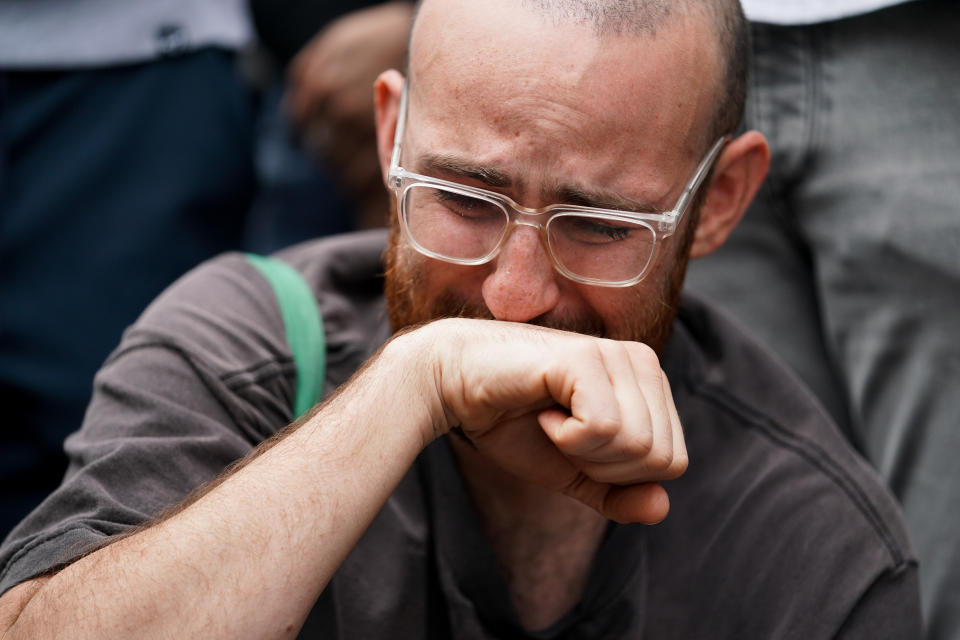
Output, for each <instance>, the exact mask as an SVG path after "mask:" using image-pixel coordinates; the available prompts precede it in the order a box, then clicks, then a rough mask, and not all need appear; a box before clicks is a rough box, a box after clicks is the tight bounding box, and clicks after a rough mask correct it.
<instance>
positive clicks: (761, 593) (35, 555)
mask: <svg viewBox="0 0 960 640" xmlns="http://www.w3.org/2000/svg"><path fill="white" fill-rule="evenodd" d="M384 240H385V237H384V235H383V233H382V232H368V233H365V234H355V235H349V236H341V237H337V238H331V239H325V240H319V241H314V242H310V243H307V244H304V245H300V246H298V247H294V248H291V249H288V250H286V251H284V252H283V253H282V254H280V255H281V256H282V257H283V258H284V259H286V260H287V261H288V262H290V263H291V264H293V265H294V266H295V267H296V268H297V269H299V270H300V271H301V272H302V273H303V274H304V276H305V277H306V279H307V281H308V282H309V283H310V284H311V286H312V287H313V288H314V290H315V292H316V295H317V300H318V304H319V307H320V310H321V312H322V314H323V318H324V323H325V329H326V334H327V345H328V365H327V377H326V387H327V390H328V391H329V390H330V389H332V388H334V387H336V386H337V385H339V384H342V383H343V382H344V381H345V380H346V379H347V378H348V377H349V376H350V374H351V373H352V372H353V371H355V370H356V369H357V367H358V366H359V365H360V364H361V363H362V362H363V361H364V360H365V359H366V358H368V357H369V356H370V355H371V354H372V353H373V352H374V351H375V350H376V349H377V347H378V346H379V345H380V344H382V342H383V341H384V340H386V339H387V337H388V336H389V328H388V325H387V322H386V319H385V314H384V307H383V299H382V284H383V283H382V278H381V274H382V270H383V267H382V264H381V260H380V254H381V252H382V249H383V245H384ZM663 366H664V368H665V370H666V371H667V374H668V376H669V378H670V381H671V385H672V389H673V395H674V398H675V400H676V403H677V407H678V410H679V413H680V416H681V419H682V421H683V424H684V428H685V433H686V437H687V446H688V450H689V454H690V467H689V470H688V471H687V473H686V474H685V475H684V476H682V477H681V478H680V479H678V480H675V481H673V482H670V483H667V490H668V492H669V494H670V499H671V511H670V515H669V516H668V517H667V519H666V520H665V521H664V522H663V523H661V524H658V525H655V526H642V525H613V524H611V525H610V528H609V530H608V532H607V536H606V538H605V541H604V543H603V545H602V547H601V549H600V550H599V552H598V554H597V557H596V558H595V560H594V564H593V568H592V570H591V572H590V575H589V578H588V581H587V585H586V588H585V591H584V594H583V599H582V600H581V602H580V603H579V604H578V605H577V606H576V607H575V608H574V609H573V610H572V611H570V612H569V613H568V614H567V615H566V616H564V618H563V619H561V620H560V621H559V622H558V623H557V624H555V625H553V626H552V627H551V628H550V629H548V630H546V631H543V632H538V633H529V634H527V633H524V632H523V630H522V629H521V627H520V625H519V623H518V621H517V616H516V614H515V612H514V611H513V609H512V607H511V604H510V601H509V598H508V596H507V595H506V594H507V589H506V585H505V581H504V579H503V577H502V576H501V575H500V573H499V570H498V568H497V563H496V562H495V560H494V557H493V551H492V550H491V548H490V546H489V544H488V543H487V541H486V539H485V538H484V536H483V534H482V529H481V527H480V526H479V524H478V516H477V514H476V512H475V511H474V509H473V507H472V504H471V502H470V498H469V496H468V495H467V493H466V491H465V489H464V486H463V484H462V481H461V478H460V476H459V472H458V470H457V467H456V464H455V462H454V459H453V457H452V455H451V453H450V450H449V445H448V443H447V442H446V441H443V440H441V441H438V442H436V443H434V444H433V445H431V446H430V447H428V448H427V450H426V451H425V452H424V453H423V454H422V455H421V456H420V457H419V458H418V459H417V461H416V462H415V464H414V465H413V467H412V468H411V469H410V471H409V473H408V474H407V475H406V476H405V478H404V479H403V480H402V482H401V484H400V485H399V487H398V488H397V489H396V491H395V492H394V493H393V495H392V496H391V497H390V499H389V500H388V502H387V504H386V506H385V507H384V508H383V509H382V510H381V512H380V514H379V515H378V516H377V518H376V519H375V520H374V522H373V524H372V525H371V526H370V528H369V529H368V530H367V532H366V533H365V534H364V536H363V537H362V539H361V540H360V542H359V544H358V545H357V547H356V548H355V549H354V550H353V552H352V553H351V554H350V555H349V556H348V558H347V559H346V561H345V562H344V563H343V565H342V566H341V567H340V569H339V571H338V572H337V574H336V575H335V576H334V578H333V580H332V581H331V583H330V584H329V586H328V587H327V589H326V590H325V591H324V593H323V594H322V595H321V596H320V598H319V600H318V601H317V604H316V606H315V607H314V610H313V612H312V613H311V615H310V616H309V618H308V620H307V623H306V625H305V627H304V629H303V631H302V634H301V636H302V637H305V638H312V637H317V638H404V639H407V638H463V639H478V638H524V637H530V638H564V639H574V638H640V637H644V638H683V639H685V640H686V639H693V638H705V639H706V638H709V639H711V640H716V639H719V638H736V639H738V640H743V639H749V638H797V639H802V640H811V639H816V638H835V637H844V638H871V639H877V638H897V639H899V640H902V639H904V638H914V637H919V625H920V622H919V620H920V613H919V602H918V590H917V568H916V563H915V560H914V559H913V556H912V553H911V551H910V549H909V546H908V544H907V542H906V536H905V533H904V528H903V523H902V520H901V516H900V513H899V511H898V508H897V506H896V505H895V503H894V501H893V500H892V498H891V497H890V496H889V494H888V493H887V492H886V491H885V490H884V489H883V488H882V487H881V485H880V483H879V482H878V480H877V479H876V478H875V476H874V474H873V473H872V472H871V471H870V470H869V469H868V468H867V467H866V465H865V464H864V463H863V462H862V461H861V459H860V458H859V457H858V456H857V455H856V454H855V453H854V452H853V451H852V450H851V449H850V448H849V447H848V446H847V444H846V443H845V442H844V441H843V439H842V438H841V436H840V435H839V433H838V432H837V431H836V429H835V428H834V427H833V426H832V425H831V424H830V422H829V421H828V419H827V418H826V417H825V416H824V414H823V412H822V411H821V410H820V408H819V407H818V406H817V405H816V403H815V402H814V401H813V400H811V398H810V396H809V395H808V394H807V392H806V391H804V390H803V389H802V388H801V387H800V385H799V384H798V383H797V382H796V381H795V380H794V379H793V378H792V377H791V376H790V374H788V373H786V371H785V370H784V369H783V368H782V367H781V366H780V365H779V364H777V363H776V362H774V361H773V360H772V359H771V357H770V356H769V355H768V354H767V353H766V352H765V351H763V350H762V349H761V348H760V347H758V346H756V345H755V344H754V343H752V342H751V341H750V340H748V339H746V338H745V337H744V336H743V335H741V334H740V333H739V331H738V330H737V329H736V328H735V327H734V326H733V325H731V324H730V323H729V321H727V320H726V319H724V318H723V317H720V316H719V315H717V314H716V312H714V311H712V310H710V309H709V308H708V307H706V306H705V305H703V304H702V303H699V302H696V301H694V300H691V299H685V300H684V302H683V304H682V308H681V311H680V314H679V317H678V320H677V322H676V326H675V329H674V334H673V337H672V338H671V340H670V343H669V345H668V347H667V350H666V352H665V354H664V358H663ZM294 382H295V369H294V365H293V359H292V356H291V353H290V351H289V348H288V347H287V345H286V342H285V339H284V332H283V321H282V319H281V316H280V312H279V309H278V308H277V306H276V302H275V298H274V295H273V292H272V290H271V289H270V287H269V285H268V284H267V283H266V281H265V280H264V279H263V278H262V277H261V276H260V274H259V273H258V272H257V271H256V270H255V269H254V268H253V267H252V266H251V265H250V264H248V263H247V261H246V260H245V259H244V258H243V256H241V255H238V254H228V255H225V256H221V257H219V258H216V259H214V260H212V261H210V262H208V263H207V264H205V265H202V266H201V267H199V268H197V269H196V270H194V271H193V272H191V273H189V274H188V275H186V276H185V277H184V278H182V279H181V280H180V281H179V282H177V283H176V284H174V285H173V286H172V287H171V288H170V289H169V290H167V291H166V292H165V293H164V294H163V295H162V296H161V297H160V298H158V299H157V301H156V302H154V303H153V305H151V307H150V308H149V309H148V310H147V311H146V312H145V313H144V314H143V316H142V317H141V318H140V319H139V320H138V322H137V323H136V324H135V325H134V326H132V327H131V328H130V329H129V330H128V331H127V332H126V334H125V335H124V338H123V341H122V343H121V345H120V346H119V348H118V349H117V350H116V351H115V352H114V353H113V354H112V355H111V356H110V358H109V360H108V361H107V363H106V364H105V365H104V367H103V369H102V370H101V371H100V373H99V374H98V375H97V378H96V382H95V392H94V397H93V401H92V403H91V405H90V408H89V411H88V413H87V416H86V419H85V421H84V425H83V428H82V429H81V431H79V432H78V433H76V434H74V435H73V436H71V438H70V439H69V440H68V442H67V450H68V452H69V455H70V458H71V465H70V469H69V471H68V472H67V476H66V478H65V480H64V482H63V485H62V486H61V487H60V488H59V489H58V490H57V491H56V492H55V493H54V494H53V495H51V496H50V497H49V498H48V499H47V500H46V501H45V502H44V503H43V504H42V505H40V507H38V508H37V510H36V511H34V513H33V514H31V515H30V516H29V517H28V518H27V519H26V520H25V521H24V522H23V523H22V524H21V525H20V526H19V527H18V528H16V529H15V530H14V531H13V532H12V533H11V534H10V536H9V537H8V539H7V540H6V542H5V543H4V545H3V547H2V549H0V591H3V590H6V589H8V588H10V587H11V586H13V585H15V584H17V583H19V582H22V581H24V580H26V579H29V578H31V577H33V576H36V575H38V574H40V573H42V572H44V571H48V570H49V569H51V568H52V567H56V566H58V565H60V564H63V563H67V562H70V561H71V560H72V559H74V558H76V557H77V555H78V554H79V553H82V552H83V551H84V550H85V549H89V548H90V547H92V546H94V545H97V544H102V543H103V541H104V539H105V537H106V536H109V535H111V534H115V533H118V532H121V531H124V530H125V529H127V528H128V527H130V526H131V525H135V524H138V523H140V522H142V521H144V520H145V519H147V518H149V517H150V516H151V515H153V514H155V513H157V512H158V511H160V510H161V509H163V508H164V507H166V506H169V505H172V504H174V503H176V502H178V501H179V500H181V499H182V498H183V497H184V496H186V495H187V493H188V492H190V491H191V490H192V489H194V488H195V487H197V486H198V485H200V484H202V483H203V482H205V481H207V480H209V479H211V478H212V477H214V476H215V475H216V474H217V473H219V472H220V471H221V470H222V469H223V468H224V467H226V466H227V465H228V464H230V463H231V462H233V461H234V460H236V459H237V458H239V457H241V456H243V455H244V454H246V453H247V452H249V451H250V450H251V449H252V448H253V447H254V446H256V444H257V443H258V442H260V441H262V440H263V439H264V438H266V437H268V436H269V435H271V434H272V433H274V432H276V431H277V430H278V429H279V428H281V427H282V426H284V425H285V424H286V423H287V422H288V421H289V420H290V406H291V403H292V398H293V391H294ZM225 588H229V586H228V585H225Z"/></svg>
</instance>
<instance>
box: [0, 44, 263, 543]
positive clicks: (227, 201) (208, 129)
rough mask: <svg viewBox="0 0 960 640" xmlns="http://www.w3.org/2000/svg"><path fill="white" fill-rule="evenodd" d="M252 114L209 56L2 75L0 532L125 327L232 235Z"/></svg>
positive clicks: (28, 500) (221, 60) (224, 66)
mask: <svg viewBox="0 0 960 640" xmlns="http://www.w3.org/2000/svg"><path fill="white" fill-rule="evenodd" d="M253 115H254V114H253V105H252V104H251V100H250V96H249V94H248V92H247V90H246V88H245V87H244V85H243V83H242V82H241V81H240V78H239V76H238V75H237V72H236V67H235V62H234V57H233V55H232V54H230V53H227V52H224V51H220V50H214V49H210V50H204V51H200V52H196V53H192V54H187V55H182V56H178V57H174V58H167V59H163V60H159V61H156V62H151V63H147V64H141V65H130V66H123V67H116V68H108V69H95V70H80V71H38V72H33V71H29V72H27V71H0V407H2V414H0V415H2V417H0V537H3V536H4V535H5V534H6V533H7V531H9V530H10V528H12V527H13V525H14V524H15V523H16V522H17V521H19V520H20V519H21V518H22V517H23V516H24V515H26V513H27V512H28V511H29V510H30V509H31V508H33V507H34V506H35V505H36V504H37V503H39V502H40V500H42V499H43V497H44V496H45V495H46V494H47V493H49V492H50V491H51V490H52V489H53V488H54V487H55V486H56V485H57V484H58V483H59V481H60V478H61V476H62V474H63V471H64V470H65V468H66V458H65V457H64V455H63V452H62V441H63V439H64V437H65V436H66V435H67V434H68V433H70V432H71V431H73V430H75V429H77V428H78V427H79V426H80V423H81V420H82V417H83V412H84V410H85V407H86V404H87V401H88V399H89V395H90V389H91V383H92V379H93V375H94V372H95V371H96V370H97V368H98V367H99V366H100V364H101V363H102V362H103V360H104V358H105V357H106V356H107V355H108V353H109V352H110V350H111V349H112V348H113V347H114V346H116V344H117V343H118V341H119V339H120V334H121V332H122V331H123V329H124V327H126V326H127V325H128V324H129V323H131V322H132V321H133V320H134V319H135V318H136V317H137V315H138V314H139V313H140V312H141V311H142V310H143V308H144V307H145V306H146V305H147V304H148V303H149V302H150V300H151V299H152V298H153V297H154V296H156V295H157V294H158V293H159V292H160V291H161V290H162V289H163V288H164V287H165V286H166V285H167V284H169V283H170V282H172V281H173V280H174V279H175V278H177V277H178V276H179V275H180V274H181V273H183V272H184V271H185V270H187V269H189V268H190V267H192V266H194V265H195V264H196V263H197V262H199V261H201V260H202V259H204V258H206V257H208V256H211V255H213V254H216V253H219V252H221V251H223V250H226V249H230V248H236V247H238V246H239V245H240V242H241V238H242V234H243V225H244V219H245V216H246V212H247V210H248V207H249V202H250V199H251V196H252V193H253V189H254V174H253V167H252V160H251V157H252V145H253V130H252V124H253Z"/></svg>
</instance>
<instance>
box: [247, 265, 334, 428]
mask: <svg viewBox="0 0 960 640" xmlns="http://www.w3.org/2000/svg"><path fill="white" fill-rule="evenodd" d="M246 257H247V260H248V261H249V262H250V264H252V265H253V266H254V267H256V268H257V269H258V270H259V271H260V273H261V274H263V277H264V278H266V280H267V282H269V283H270V286H271V287H273V292H274V294H276V296H277V302H278V303H279V304H280V314H281V315H282V316H283V327H284V330H285V331H286V334H287V344H288V345H289V346H290V350H291V351H292V352H293V362H294V364H295V365H296V367H297V390H296V396H295V397H294V400H293V418H294V419H295V420H296V419H297V418H299V417H300V416H302V415H303V414H304V413H306V412H307V411H308V410H309V409H310V408H311V407H312V406H313V405H314V404H316V403H317V401H319V400H320V398H321V396H322V395H323V379H324V373H325V368H326V358H327V349H326V344H325V340H324V333H323V319H322V318H321V317H320V311H319V310H318V309H317V300H316V298H315V297H314V295H313V291H312V290H311V289H310V286H309V285H308V284H307V282H306V280H304V279H303V276H302V275H300V272H299V271H297V270H296V269H294V268H293V267H291V266H290V265H289V264H287V263H286V262H284V261H283V260H280V259H278V258H270V257H265V256H260V255H256V254H252V253H248V254H246Z"/></svg>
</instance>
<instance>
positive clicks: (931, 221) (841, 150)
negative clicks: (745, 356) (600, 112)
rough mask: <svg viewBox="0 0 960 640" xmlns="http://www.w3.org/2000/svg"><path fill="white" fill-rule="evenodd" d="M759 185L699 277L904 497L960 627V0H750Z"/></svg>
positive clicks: (925, 564) (937, 633) (920, 547)
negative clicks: (763, 159)
mask: <svg viewBox="0 0 960 640" xmlns="http://www.w3.org/2000/svg"><path fill="white" fill-rule="evenodd" d="M743 5H744V8H745V10H746V13H747V17H748V18H751V19H752V21H753V41H754V56H753V63H752V65H753V66H752V69H751V78H752V80H751V84H750V88H749V96H750V97H749V100H748V103H747V115H746V121H747V126H749V127H752V128H756V129H758V130H760V131H762V132H763V133H764V134H765V135H766V136H768V138H769V139H770V145H771V150H772V154H773V156H772V162H771V169H770V175H769V177H768V178H767V181H766V183H765V186H764V188H763V189H762V190H761V192H760V195H759V197H758V198H757V200H756V201H755V202H754V204H753V205H752V207H751V208H750V209H749V210H748V212H747V214H746V215H745V216H744V220H743V221H742V222H741V224H740V225H739V226H738V227H737V229H735V230H734V232H733V234H732V235H731V237H730V240H729V241H728V242H727V244H726V245H724V247H723V248H721V249H720V250H719V251H717V252H716V253H714V254H713V255H711V256H710V257H709V258H707V259H706V260H703V261H701V262H699V263H695V264H693V265H692V266H691V269H690V274H689V280H688V282H689V286H690V288H691V289H692V290H694V291H697V292H699V293H701V294H703V295H705V296H707V297H709V298H710V299H711V300H713V301H714V302H716V303H718V304H719V305H720V306H722V307H725V308H726V309H728V310H729V311H730V312H732V313H733V315H734V316H736V318H737V319H738V320H740V321H742V322H743V323H745V324H746V326H747V327H748V328H749V329H750V330H751V331H752V332H753V333H754V334H755V335H756V336H757V337H759V338H760V339H762V340H763V341H765V342H766V343H767V344H769V345H770V346H772V347H773V348H774V349H775V350H776V351H777V352H778V353H779V354H780V355H781V356H782V357H783V358H784V359H785V360H786V361H787V362H788V363H789V364H790V365H791V366H792V367H793V369H794V371H796V372H797V373H798V374H799V376H800V377H801V378H802V379H803V380H804V381H805V382H806V383H807V384H808V385H809V386H810V387H811V388H812V389H813V390H814V391H815V392H816V393H817V395H818V396H819V398H820V400H821V402H822V403H823V404H824V406H825V407H826V408H827V409H828V410H829V411H830V413H831V414H832V415H833V416H834V418H835V419H836V420H837V422H838V423H839V424H840V425H842V426H843V427H844V429H845V431H846V433H847V435H848V437H849V438H850V439H851V441H852V442H853V443H854V444H855V446H856V447H857V448H858V449H859V450H860V451H861V452H862V453H863V454H864V455H865V456H866V457H867V458H868V459H869V460H870V461H871V463H872V464H873V465H874V466H875V467H876V468H877V469H878V470H879V471H880V473H881V475H882V476H883V477H884V479H885V480H886V481H887V482H888V484H889V485H890V487H891V488H892V489H893V491H894V493H895V494H896V495H897V496H898V498H899V499H900V500H901V501H902V503H903V505H904V508H905V511H906V516H907V522H908V526H909V528H910V533H911V536H912V539H913V541H914V543H915V544H916V547H917V553H918V556H919V559H920V577H921V583H922V588H923V607H924V612H925V618H926V621H927V635H928V637H929V638H936V639H938V640H939V639H950V640H952V639H954V638H958V637H960V535H958V534H957V532H958V530H960V471H958V469H960V467H958V466H957V464H956V460H957V458H958V456H960V428H958V416H960V395H958V393H957V390H958V389H960V337H958V336H960V333H958V330H960V301H958V300H960V299H958V296H957V293H958V292H960V80H958V78H960V76H958V69H960V48H958V45H957V43H958V42H960V7H958V5H957V3H956V2H954V1H953V0H949V1H946V0H922V1H917V2H900V1H897V0H832V1H830V2H825V1H815V0H807V1H805V2H804V1H800V0H795V1H792V2H786V1H783V0H766V1H765V0H744V1H743Z"/></svg>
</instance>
